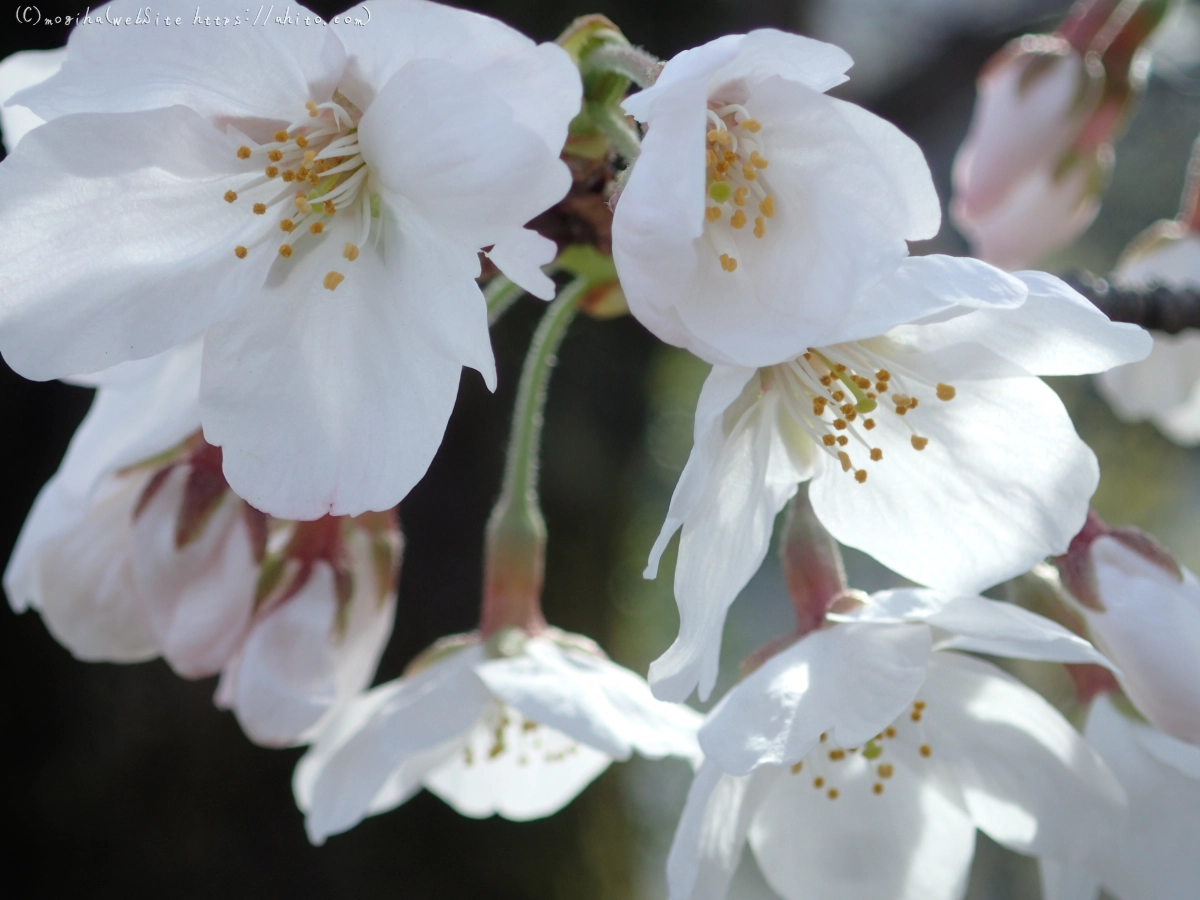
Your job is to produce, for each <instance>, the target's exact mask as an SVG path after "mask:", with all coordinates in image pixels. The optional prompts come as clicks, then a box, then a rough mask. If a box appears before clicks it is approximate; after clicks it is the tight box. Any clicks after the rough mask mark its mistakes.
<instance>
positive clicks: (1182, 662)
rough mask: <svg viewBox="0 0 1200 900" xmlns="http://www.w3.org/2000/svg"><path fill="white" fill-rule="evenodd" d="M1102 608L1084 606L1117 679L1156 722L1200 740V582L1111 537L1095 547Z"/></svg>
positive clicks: (1174, 732)
mask: <svg viewBox="0 0 1200 900" xmlns="http://www.w3.org/2000/svg"><path fill="white" fill-rule="evenodd" d="M1091 554H1092V562H1093V564H1094V566H1095V572H1096V584H1097V587H1098V588H1099V592H1100V600H1101V602H1102V603H1103V604H1104V607H1105V611H1104V612H1102V613H1099V612H1094V611H1092V610H1088V609H1084V610H1082V612H1083V614H1084V617H1085V618H1086V619H1087V624H1088V630H1089V632H1090V633H1091V635H1092V637H1093V639H1094V640H1095V642H1096V645H1097V646H1099V647H1100V648H1101V649H1102V650H1104V652H1105V653H1107V654H1108V655H1109V656H1110V657H1111V658H1112V660H1113V662H1115V663H1116V664H1117V666H1118V667H1119V671H1118V672H1117V680H1118V681H1119V682H1120V683H1121V687H1122V688H1123V689H1124V690H1125V693H1126V694H1128V695H1129V699H1131V700H1132V701H1133V702H1134V704H1135V705H1136V706H1137V708H1138V709H1139V710H1140V711H1141V712H1142V714H1143V715H1145V716H1146V718H1147V719H1149V720H1150V721H1151V722H1152V723H1153V724H1154V725H1155V727H1157V728H1159V729H1161V730H1163V731H1165V732H1167V733H1168V734H1172V735H1174V736H1175V737H1177V738H1179V739H1181V740H1185V741H1190V742H1192V743H1193V744H1197V743H1200V654H1197V652H1196V648H1197V647H1200V582H1198V581H1197V579H1196V576H1195V575H1194V574H1192V572H1190V571H1188V570H1186V569H1185V570H1184V577H1183V581H1182V582H1180V581H1179V580H1178V579H1176V578H1175V576H1174V575H1173V574H1172V573H1170V572H1167V571H1165V570H1164V569H1163V568H1162V567H1161V566H1159V565H1156V564H1155V563H1153V562H1151V561H1149V560H1147V559H1146V558H1145V557H1143V556H1142V555H1141V554H1139V553H1137V552H1135V551H1133V550H1131V549H1129V548H1128V547H1126V546H1125V545H1124V544H1122V543H1120V542H1119V541H1117V540H1114V539H1113V538H1109V537H1101V538H1098V539H1097V540H1096V541H1095V542H1094V543H1093V544H1092V548H1091Z"/></svg>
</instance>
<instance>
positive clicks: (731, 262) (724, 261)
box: [721, 253, 737, 272]
mask: <svg viewBox="0 0 1200 900" xmlns="http://www.w3.org/2000/svg"><path fill="white" fill-rule="evenodd" d="M721 268H722V269H724V270H725V271H726V272H735V271H737V260H736V259H734V258H733V257H732V256H730V255H729V254H728V253H722V254H721Z"/></svg>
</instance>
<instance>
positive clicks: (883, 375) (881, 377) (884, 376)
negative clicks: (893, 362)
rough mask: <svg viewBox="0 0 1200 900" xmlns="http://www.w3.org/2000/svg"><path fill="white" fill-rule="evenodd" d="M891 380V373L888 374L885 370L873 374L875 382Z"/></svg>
mask: <svg viewBox="0 0 1200 900" xmlns="http://www.w3.org/2000/svg"><path fill="white" fill-rule="evenodd" d="M891 378H892V373H891V372H889V371H888V370H887V369H880V370H879V371H878V372H876V373H875V380H876V381H890V380H891Z"/></svg>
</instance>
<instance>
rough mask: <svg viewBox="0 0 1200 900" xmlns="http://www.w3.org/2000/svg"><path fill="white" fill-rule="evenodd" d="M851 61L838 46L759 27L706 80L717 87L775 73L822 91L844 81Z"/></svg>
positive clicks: (749, 80)
mask: <svg viewBox="0 0 1200 900" xmlns="http://www.w3.org/2000/svg"><path fill="white" fill-rule="evenodd" d="M672 62H674V60H672ZM667 65H668V66H670V65H671V63H668V64H667ZM852 65H854V60H852V59H851V58H850V54H849V53H847V52H846V51H845V50H843V49H842V48H841V47H837V46H835V45H833V44H828V43H825V42H824V41H815V40H813V39H812V38H807V37H803V36H802V35H798V34H791V33H789V32H786V31H778V30H776V29H774V28H759V29H756V30H754V31H751V32H750V33H749V34H747V35H746V37H745V40H743V41H742V42H741V44H740V46H739V47H738V53H737V56H735V57H734V58H733V59H731V60H730V61H729V62H727V63H726V64H725V65H723V66H721V68H719V69H717V70H716V71H715V72H714V73H713V74H712V75H711V76H710V77H709V83H710V84H711V85H712V88H713V90H714V91H719V90H720V89H721V87H722V86H723V83H724V84H728V83H729V82H736V81H739V80H743V79H744V80H745V81H747V82H754V81H760V80H762V79H764V78H772V77H776V76H777V77H780V78H782V79H784V80H785V81H793V82H796V83H797V84H802V85H804V86H805V87H807V88H811V89H812V90H814V91H818V92H824V91H827V90H829V89H830V88H832V87H836V86H837V85H839V84H841V83H842V82H844V81H845V80H846V70H847V69H849V68H850V67H851V66H852ZM663 74H666V73H665V72H664V73H663Z"/></svg>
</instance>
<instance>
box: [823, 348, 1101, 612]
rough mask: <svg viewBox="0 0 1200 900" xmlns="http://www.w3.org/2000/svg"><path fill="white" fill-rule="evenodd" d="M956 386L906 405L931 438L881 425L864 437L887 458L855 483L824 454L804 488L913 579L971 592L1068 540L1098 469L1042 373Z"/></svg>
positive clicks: (845, 535) (837, 523)
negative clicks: (916, 405)
mask: <svg viewBox="0 0 1200 900" xmlns="http://www.w3.org/2000/svg"><path fill="white" fill-rule="evenodd" d="M981 352H985V351H981ZM956 387H957V396H956V397H955V399H953V400H951V401H949V402H946V403H942V402H940V401H937V400H934V401H931V402H932V403H934V404H936V405H934V406H929V405H928V404H925V405H923V406H922V408H921V410H920V413H921V415H920V416H919V417H917V416H915V415H914V417H913V419H914V427H918V428H919V431H920V433H921V435H922V436H927V437H928V439H929V443H928V445H927V446H926V447H925V449H924V450H920V451H917V450H914V449H913V446H912V445H911V443H910V434H909V432H908V431H907V430H905V429H903V428H900V427H894V428H878V429H876V430H875V431H874V432H872V438H871V440H872V443H873V444H874V445H875V446H876V447H878V448H880V449H881V450H882V454H883V458H882V461H880V462H879V463H878V464H876V465H873V466H872V468H871V470H870V478H869V480H868V481H867V482H866V483H865V484H856V483H855V482H854V481H853V480H852V479H851V478H849V477H848V475H847V474H846V473H844V472H842V471H840V470H839V469H837V467H834V466H826V467H825V469H824V470H823V471H822V472H821V473H820V474H818V475H817V477H816V478H814V480H813V482H812V485H811V487H810V490H809V497H810V499H811V501H812V504H813V508H814V510H816V513H817V516H818V517H819V518H820V520H821V522H822V524H823V525H824V526H825V527H826V528H827V529H829V532H830V533H831V534H832V535H833V536H834V537H835V538H837V539H838V540H840V541H841V542H842V543H844V544H848V545H850V546H853V547H858V548H860V549H862V550H864V551H865V552H867V553H870V554H871V555H872V556H874V557H876V558H877V559H878V560H879V561H880V562H882V563H883V564H884V565H886V566H888V567H889V568H891V569H894V570H895V571H897V572H899V573H900V574H902V575H904V576H905V577H907V578H911V579H912V580H914V581H918V582H921V583H924V584H928V585H931V586H933V587H936V588H939V589H942V590H946V591H951V592H955V593H978V592H979V591H981V590H983V589H984V588H987V587H989V586H991V585H993V584H996V583H998V582H1000V581H1003V580H1004V579H1006V578H1011V577H1012V576H1014V575H1017V574H1019V573H1021V572H1024V571H1027V570H1028V569H1029V568H1031V567H1032V566H1033V565H1034V564H1035V563H1037V562H1038V561H1040V560H1041V559H1043V558H1044V557H1045V556H1046V555H1048V554H1051V553H1062V552H1064V551H1065V550H1066V548H1067V545H1068V543H1070V540H1071V538H1072V537H1074V536H1075V534H1077V533H1078V531H1079V529H1080V528H1081V527H1082V526H1083V520H1084V518H1085V517H1086V515H1087V508H1088V501H1089V499H1090V498H1091V496H1092V494H1093V492H1094V491H1095V489H1096V484H1097V482H1098V480H1099V471H1098V467H1097V464H1096V458H1095V456H1094V455H1093V454H1092V452H1091V451H1090V450H1089V449H1088V448H1087V446H1086V445H1085V444H1084V443H1083V442H1082V441H1081V440H1080V439H1079V437H1078V436H1077V435H1076V434H1075V429H1074V428H1073V427H1072V425H1071V420H1070V417H1069V416H1068V414H1067V411H1066V410H1065V409H1064V408H1063V406H1062V402H1061V401H1060V400H1059V399H1058V395H1057V394H1055V393H1054V391H1052V390H1051V389H1050V388H1049V387H1047V386H1046V385H1045V384H1043V383H1042V382H1041V381H1038V380H1037V379H1034V378H1004V379H998V380H991V381H962V382H959V383H958V384H957V385H956ZM1029 423H1036V427H1029Z"/></svg>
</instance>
